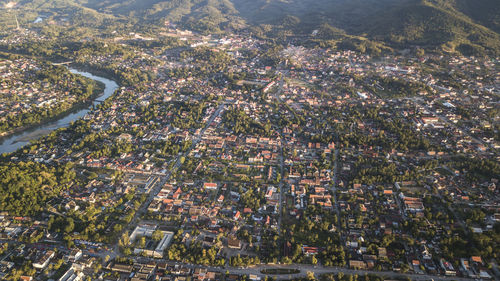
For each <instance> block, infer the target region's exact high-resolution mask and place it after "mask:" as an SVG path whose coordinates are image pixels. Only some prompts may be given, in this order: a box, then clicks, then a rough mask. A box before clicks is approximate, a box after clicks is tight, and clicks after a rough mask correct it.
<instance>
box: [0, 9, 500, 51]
mask: <svg viewBox="0 0 500 281" xmlns="http://www.w3.org/2000/svg"><path fill="white" fill-rule="evenodd" d="M1 2H2V3H3V4H5V3H7V1H1ZM16 9H17V10H18V11H19V14H20V15H22V16H23V17H21V19H22V20H24V21H28V22H29V21H31V20H34V19H35V18H36V17H37V16H38V15H39V14H43V13H45V14H47V15H50V16H54V15H59V16H61V15H65V16H67V17H68V18H69V19H70V21H71V23H72V24H75V25H83V26H89V25H90V26H93V27H97V28H102V27H106V26H109V24H110V22H113V21H114V22H122V23H124V24H126V25H127V26H129V27H131V28H135V27H137V26H140V25H141V23H142V25H143V26H163V24H164V23H165V21H169V22H172V23H177V24H181V25H183V26H185V27H186V28H189V29H193V30H197V31H200V32H206V33H214V32H215V33H218V32H224V31H226V30H241V29H249V30H251V31H252V32H255V33H257V34H260V35H261V36H268V37H273V38H279V39H286V38H293V37H297V36H299V37H305V36H310V34H311V33H312V32H313V31H315V30H317V31H320V36H319V37H317V38H313V39H314V40H316V41H317V40H320V39H321V40H339V38H343V39H342V40H344V39H346V38H348V39H349V40H354V41H357V42H364V40H367V39H368V40H371V41H378V42H383V43H385V44H386V45H387V46H390V47H394V48H408V47H414V46H420V47H424V48H427V49H432V50H444V51H447V52H462V53H464V54H495V55H498V54H500V35H499V32H500V5H499V4H498V1H497V0H252V1H248V0H140V1H139V0H32V1H28V0H21V1H19V2H18V3H17V6H16ZM50 16H49V17H50ZM89 19H90V20H89ZM11 22H12V20H11ZM89 22H90V23H89ZM326 26H328V28H326V29H328V30H329V31H327V32H321V31H325V27H326ZM332 28H333V29H334V30H335V31H334V32H332Z"/></svg>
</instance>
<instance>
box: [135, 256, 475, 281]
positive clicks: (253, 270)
mask: <svg viewBox="0 0 500 281" xmlns="http://www.w3.org/2000/svg"><path fill="white" fill-rule="evenodd" d="M136 261H140V262H149V261H156V262H165V263H167V264H168V265H181V266H184V267H186V268H189V269H193V270H194V269H196V268H206V269H207V270H209V271H215V272H220V273H225V272H229V274H238V275H246V274H254V275H257V276H259V277H261V278H262V279H263V278H264V277H265V276H274V277H276V279H278V280H289V279H292V278H298V277H306V275H307V273H308V272H313V273H314V274H315V275H316V276H319V275H321V274H327V273H333V274H337V273H339V272H342V273H344V274H353V275H354V274H357V275H365V274H377V275H380V276H385V277H386V278H404V277H408V278H410V279H411V280H446V281H451V280H456V281H470V280H472V279H469V278H459V277H447V276H437V275H436V276H435V275H426V274H403V273H397V272H393V271H371V270H358V269H348V268H342V267H326V266H313V265H308V264H291V265H275V264H273V265H271V264H262V265H256V266H252V267H249V268H237V267H230V266H225V267H214V266H206V265H195V264H186V263H182V262H173V261H168V260H158V259H156V260H153V259H151V258H143V257H138V258H136ZM278 268H290V269H299V270H300V273H297V274H286V275H266V274H263V273H261V271H262V270H263V269H278Z"/></svg>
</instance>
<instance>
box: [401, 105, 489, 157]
mask: <svg viewBox="0 0 500 281" xmlns="http://www.w3.org/2000/svg"><path fill="white" fill-rule="evenodd" d="M408 100H410V101H412V102H413V103H414V104H416V105H418V106H421V107H423V108H424V109H425V110H427V111H429V112H430V113H432V114H433V115H434V116H436V117H437V118H439V119H440V120H441V121H443V122H444V123H445V124H446V125H448V126H450V127H454V128H456V129H458V130H460V131H461V132H462V133H463V134H464V135H465V136H467V137H469V138H470V139H472V140H473V141H475V142H476V143H479V144H483V145H484V146H486V147H489V148H491V149H492V150H493V151H494V150H495V148H494V147H493V144H491V143H487V142H485V141H483V140H482V139H478V138H476V137H474V136H472V135H471V134H469V133H468V132H467V130H464V129H462V128H460V127H458V126H457V125H455V124H454V123H453V122H451V121H450V120H449V119H448V118H446V117H445V116H443V115H440V114H438V113H437V112H436V111H434V110H432V109H431V108H430V107H428V106H427V105H425V104H423V103H421V102H420V101H419V99H418V98H408Z"/></svg>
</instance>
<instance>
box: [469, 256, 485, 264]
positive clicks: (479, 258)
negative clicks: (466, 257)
mask: <svg viewBox="0 0 500 281" xmlns="http://www.w3.org/2000/svg"><path fill="white" fill-rule="evenodd" d="M470 259H471V260H472V261H473V262H479V263H483V260H482V259H481V257H480V256H472V257H470Z"/></svg>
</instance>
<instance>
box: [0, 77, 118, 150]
mask: <svg viewBox="0 0 500 281" xmlns="http://www.w3.org/2000/svg"><path fill="white" fill-rule="evenodd" d="M69 70H70V71H71V73H74V74H79V75H82V76H85V77H87V78H90V79H93V80H96V81H99V82H101V83H103V84H104V86H105V87H104V93H103V94H102V95H100V96H98V97H97V98H95V99H94V100H93V101H92V105H98V104H99V103H101V101H103V100H106V99H107V98H109V97H110V96H111V95H113V93H114V92H115V91H116V89H118V84H117V83H116V82H115V81H113V80H109V79H106V78H104V77H100V76H95V75H93V74H91V73H88V72H81V71H78V70H76V69H72V68H70V69H69ZM92 105H90V104H89V106H88V107H86V108H83V109H76V110H72V111H71V110H70V111H69V112H67V113H66V114H63V115H61V116H60V117H58V118H57V120H51V121H49V122H47V123H43V124H40V125H37V126H34V127H29V128H27V129H25V130H22V131H19V132H16V133H14V134H11V135H8V136H5V137H3V138H0V154H2V153H9V152H14V151H16V150H18V149H19V148H21V147H23V146H25V145H26V144H28V143H29V142H30V141H31V140H36V139H38V138H40V137H43V136H46V135H48V134H49V133H50V132H52V131H53V130H56V129H59V128H64V127H68V126H69V124H70V123H71V122H73V121H75V120H78V119H80V118H82V117H83V116H85V115H86V114H87V113H88V112H89V111H90V109H91V107H92Z"/></svg>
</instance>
